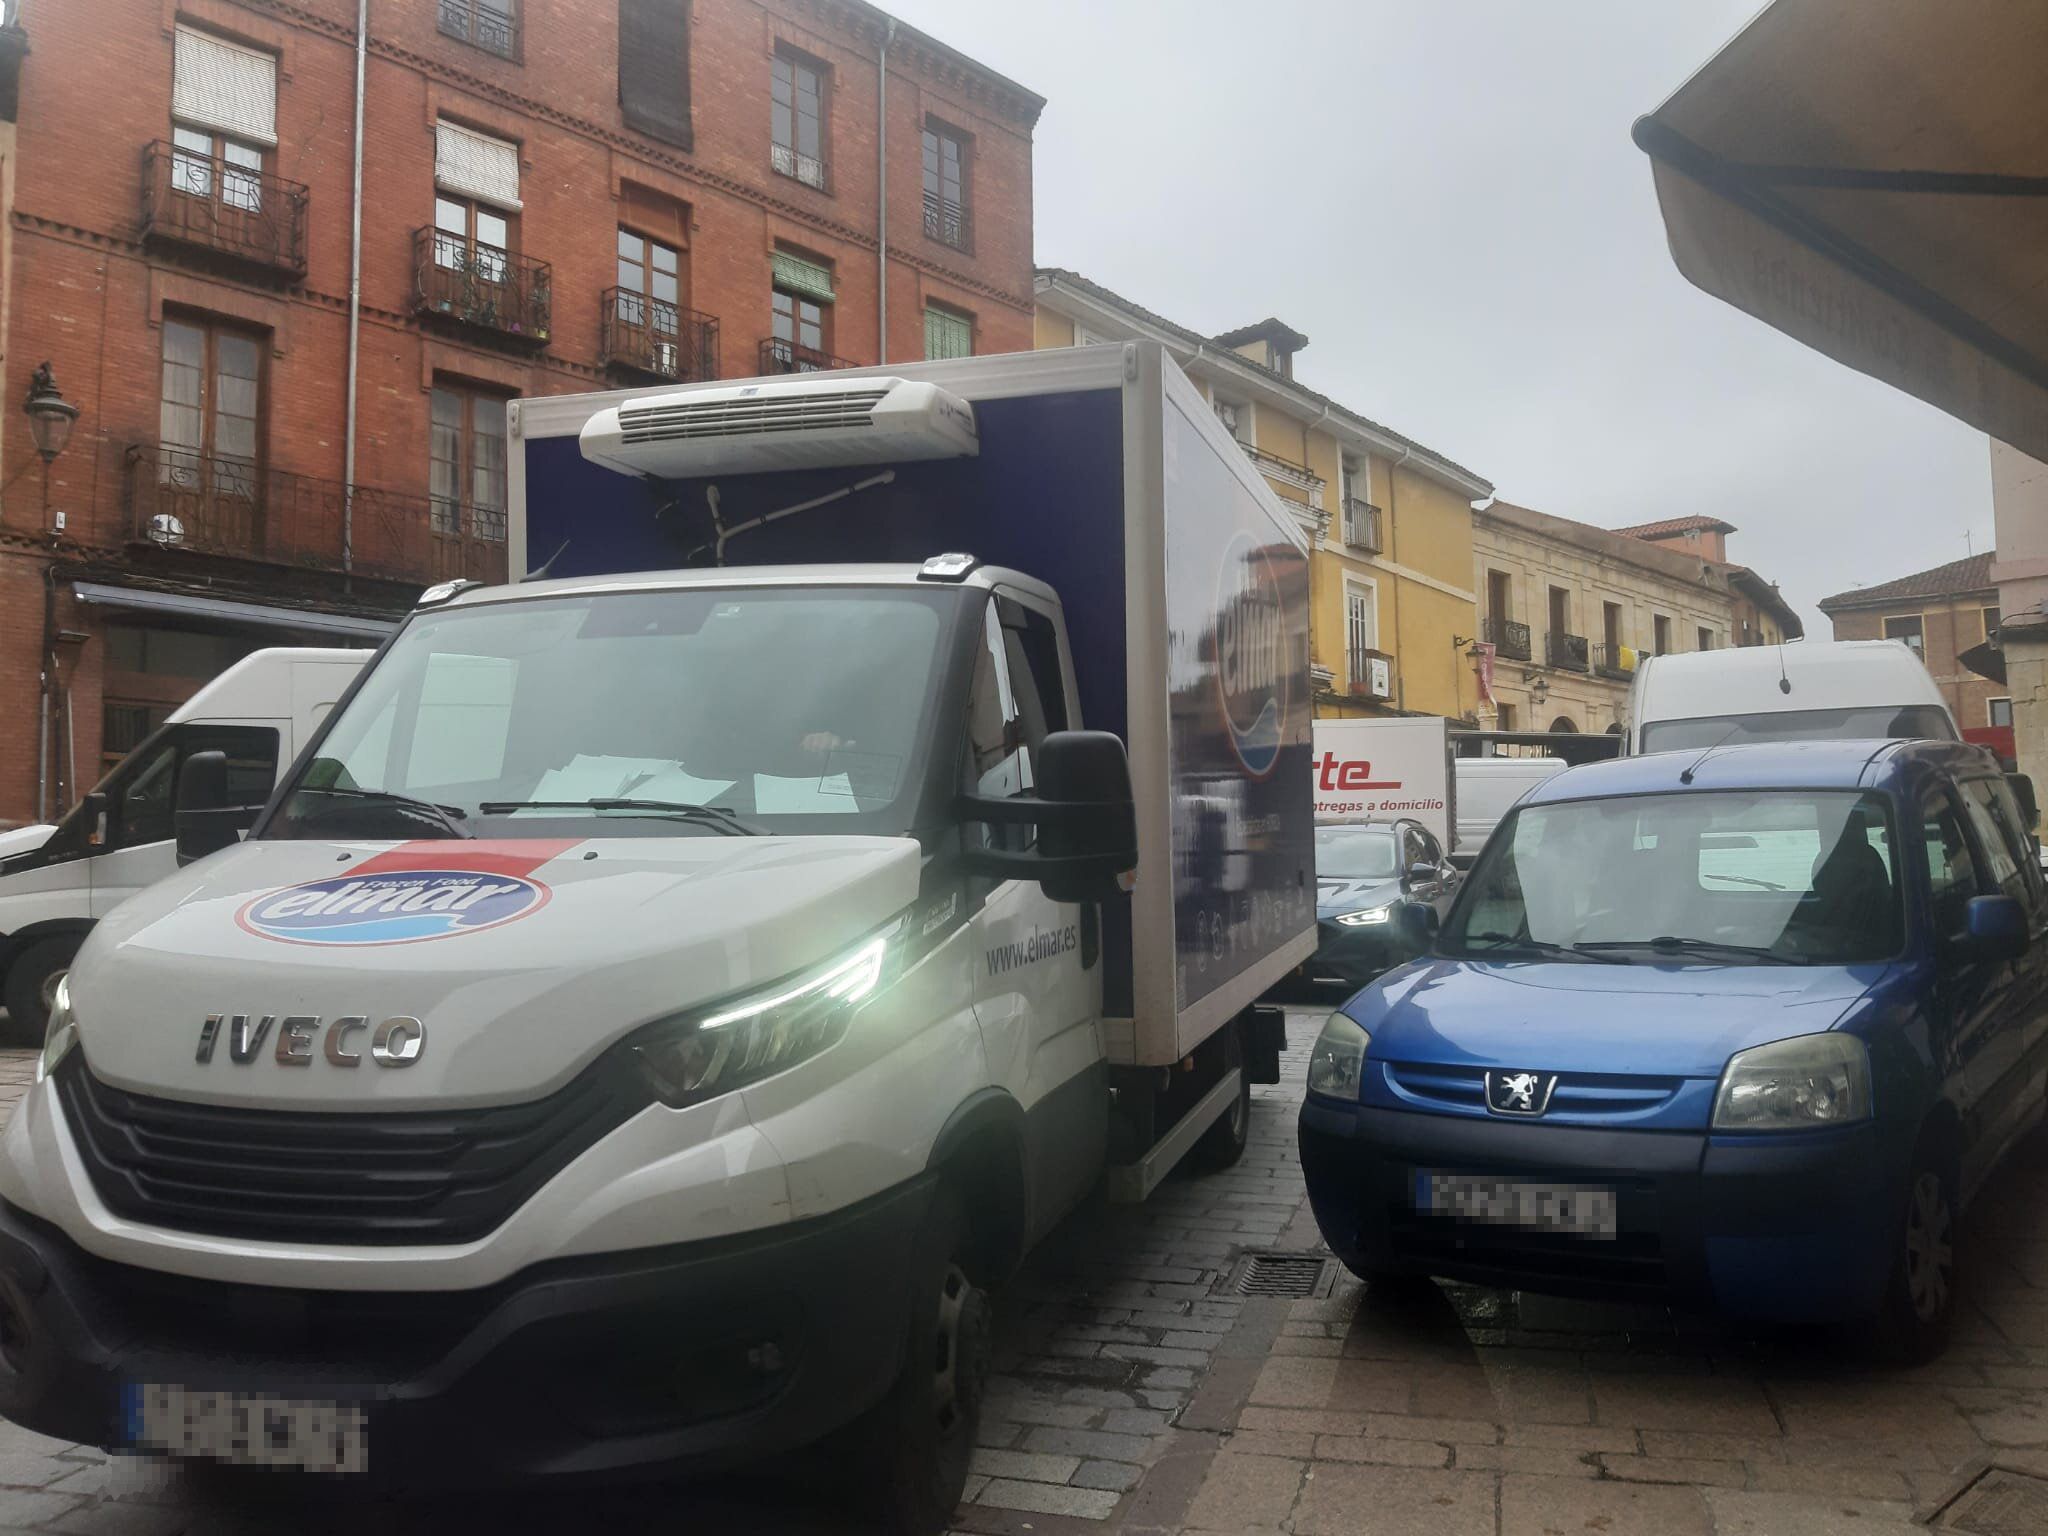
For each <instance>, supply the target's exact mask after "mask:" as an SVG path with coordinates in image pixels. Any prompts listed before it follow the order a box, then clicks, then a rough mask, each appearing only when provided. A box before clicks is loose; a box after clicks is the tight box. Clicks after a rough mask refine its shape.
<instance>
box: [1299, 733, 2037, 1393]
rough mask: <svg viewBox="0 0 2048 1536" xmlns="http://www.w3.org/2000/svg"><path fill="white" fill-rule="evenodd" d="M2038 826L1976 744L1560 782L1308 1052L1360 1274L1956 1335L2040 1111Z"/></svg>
mask: <svg viewBox="0 0 2048 1536" xmlns="http://www.w3.org/2000/svg"><path fill="white" fill-rule="evenodd" d="M2031 841H2032V840H2031V835H2030V832H2029V829H2028V828H2027V826H2026V825H2025V824H2024V822H2023V821H2022V818H2021V813H2020V810H2019V805H2018V802H2017V800H2016V798H2015V795H2014V792H2013V788H2012V786H2010V785H2009V784H2008V783H2007V782H2006V780H2005V778H2004V777H2003V776H2002V775H2001V774H2000V772H1999V767H1998V764H1997V762H1996V760H1995V759H1994V758H1993V757H1992V756H1991V755H1990V754H1989V753H1988V752H1985V751H1984V750H1982V749H1981V748H1977V747H1971V746H1965V745H1963V744H1961V743H1954V742H1930V741H1917V742H1879V741H1810V742H1788V743H1778V744H1770V745H1757V746H1743V747H1729V748H1720V749H1709V750H1707V751H1705V752H1699V753H1695V752H1667V753H1660V754H1657V755H1654V756H1648V757H1628V758H1621V759H1618V760H1615V761H1611V762H1604V763H1597V764H1589V765H1587V766H1585V767H1580V768H1573V769H1570V770H1569V771H1567V772H1564V773H1561V774H1558V775H1557V776H1555V777H1554V778H1551V779H1549V780H1548V781H1546V782H1545V783H1543V784H1541V785H1539V786H1538V787H1537V788H1535V789H1534V790H1532V791H1531V792H1530V793H1529V795H1528V796H1527V798H1525V799H1524V800H1523V801H1522V802H1521V803H1520V805H1519V806H1518V807H1517V808H1516V809H1515V810H1514V811H1513V812H1512V813H1511V814H1510V816H1509V817H1508V818H1507V819H1506V820H1504V821H1503V822H1502V824H1501V826H1500V827H1499V828H1498V829H1497V830H1496V831H1495V833H1494V835H1493V837H1492V838H1491V839H1490V840H1489V842H1488V843H1487V845H1486V848H1485V851H1484V852H1483V853H1482V854H1481V855H1480V858H1479V861H1478V863H1477V865H1476V866H1475V867H1474V869H1473V871H1472V874H1471V876H1470V877H1469V878H1468V879H1467V881H1466V883H1465V888H1464V890H1463V891H1462V892H1461V893H1460V894H1459V897H1458V900H1457V903H1456V905H1455V906H1454V907H1453V908H1452V910H1451V913H1450V915H1449V917H1448V918H1447V919H1446V920H1445V921H1444V923H1443V926H1442V930H1441V932H1440V933H1438V935H1437V936H1436V941H1435V943H1434V945H1433V947H1432V948H1431V951H1430V953H1428V954H1427V955H1425V956H1424V957H1422V958H1420V959H1418V960H1415V961H1413V962H1411V963H1410V964H1408V965H1406V966H1403V967H1401V968H1400V969H1398V970H1395V971H1392V972H1390V973H1389V974H1387V975H1386V976H1384V977H1382V978H1380V980H1378V981H1377V982H1375V983H1374V984H1373V985H1371V986H1369V987H1367V988H1366V989H1365V990H1364V991H1362V992H1360V993H1359V994H1358V995H1357V996H1356V997H1354V998H1352V999H1351V1001H1350V1002H1348V1003H1347V1004H1345V1005H1344V1007H1343V1009H1342V1010H1341V1011H1339V1012H1337V1013H1335V1014H1332V1015H1331V1016H1330V1020H1329V1022H1328V1024H1327V1025H1326V1026H1325V1027H1324V1029H1323V1032H1322V1035H1321V1036H1320V1038H1319V1039H1318V1040H1317V1042H1316V1045H1315V1050H1314V1054H1313V1057H1312V1059H1311V1062H1310V1066H1309V1079H1308V1086H1309V1094H1308V1098H1307V1101H1306V1103H1305V1104H1304V1106H1303V1108H1302V1111H1301V1161H1302V1168H1303V1171H1304V1173H1305V1174H1306V1176H1307V1181H1308V1191H1309V1197H1310V1200H1311V1202H1312V1204H1313V1206H1314V1209H1315V1214H1316V1220H1317V1222H1318V1224H1319V1225H1320V1226H1321V1228H1322V1231H1323V1235H1324V1237H1325V1239H1326V1240H1327V1241H1328V1243H1329V1245H1330V1247H1331V1249H1332V1250H1333V1251H1334V1252H1336V1254H1337V1255H1338V1256H1339V1257H1340V1258H1342V1259H1343V1260H1344V1262H1345V1263H1346V1264H1348V1265H1349V1266H1350V1267H1351V1268H1352V1269H1353V1270H1354V1271H1356V1272H1357V1273H1358V1274H1360V1275H1362V1276H1366V1277H1368V1278H1370V1277H1374V1276H1382V1275H1389V1274H1393V1275H1399V1274H1410V1275H1414V1274H1429V1275H1442V1276H1446V1277H1452V1278H1462V1279H1467V1280H1474V1281H1479V1282H1483V1283H1492V1284H1500V1285H1510V1286H1515V1287H1520V1288H1525V1289H1529V1290H1547V1291H1558V1292H1566V1293H1574V1294H1591V1295H1604V1296H1614V1297H1647V1298H1662V1299H1669V1300H1673V1301H1676V1302H1679V1303H1682V1304H1696V1305H1700V1306H1705V1307H1711V1308H1716V1309H1719V1310H1721V1311H1723V1312H1725V1313H1729V1314H1733V1315H1738V1316H1745V1317H1751V1318H1757V1319H1773V1320H1782V1321H1816V1320H1848V1319H1868V1320H1871V1321H1872V1322H1873V1323H1874V1324H1876V1325H1877V1327H1878V1329H1879V1337H1880V1338H1881V1340H1882V1341H1883V1343H1884V1344H1885V1345H1886V1346H1887V1347H1888V1349H1889V1350H1890V1351H1891V1352H1894V1353H1897V1354H1900V1355H1904V1356H1908V1357H1925V1356H1926V1355H1929V1354H1931V1353H1933V1352H1934V1351H1936V1350H1938V1349H1939V1348H1940V1346H1941V1344H1942V1343H1943V1342H1944V1340H1945V1338H1946V1334H1947V1331H1948V1326H1949V1321H1950V1317H1951V1313H1952V1309H1953V1305H1954V1297H1955V1278H1956V1249H1955V1224H1956V1220H1957V1217H1958V1214H1959V1213H1960V1212H1961V1211H1962V1209H1963V1208H1964V1206H1965V1204H1966V1203H1967V1202H1968V1200H1969V1198H1970V1196H1971V1195H1972V1193H1973V1192H1974V1191H1975V1190H1976V1189H1977V1187H1978V1186H1979V1184H1981V1183H1982V1181H1983V1179H1984V1177H1985V1176H1986V1174H1988V1173H1989V1172H1990V1171H1991V1169H1992V1168H1993V1167H1994V1166H1995V1165H1996V1163H1997V1162H1998V1160H1999V1158H2000V1157H2001V1155H2003V1154H2004V1152H2005V1151H2006V1150H2007V1149H2008V1148H2009V1147H2010V1146H2011V1145H2012V1144H2013V1143H2014V1141H2015V1140H2016V1139H2017V1138H2018V1137H2019V1136H2021V1135H2022V1134H2023V1133H2024V1132H2025V1131H2026V1130H2027V1129H2028V1128H2030V1127H2031V1126H2032V1125H2034V1124H2035V1123H2036V1122H2037V1121H2039V1120H2040V1119H2041V1118H2042V1115H2043V1111H2044V1107H2048V945H2044V944H2042V943H2040V942H2039V940H2040V938H2041V935H2042V930H2043V928H2044V926H2048V889H2044V886H2043V879H2042V873H2041V869H2040V866H2039V864H2038V863H2037V862H2036V860H2035V858H2034V856H2033V853H2032V847H2031ZM1409 915H1410V916H1411V917H1413V918H1414V919H1415V920H1416V921H1418V922H1419V923H1421V924H1422V925H1424V926H1427V923H1428V917H1427V915H1426V914H1423V913H1421V912H1420V911H1419V910H1418V911H1415V912H1412V913H1410V914H1409Z"/></svg>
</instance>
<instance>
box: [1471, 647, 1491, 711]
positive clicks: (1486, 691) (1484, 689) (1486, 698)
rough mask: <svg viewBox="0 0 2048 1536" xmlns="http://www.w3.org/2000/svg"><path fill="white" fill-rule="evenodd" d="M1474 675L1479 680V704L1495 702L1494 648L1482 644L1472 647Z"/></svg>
mask: <svg viewBox="0 0 2048 1536" xmlns="http://www.w3.org/2000/svg"><path fill="white" fill-rule="evenodd" d="M1472 675H1473V676H1474V677H1476V678H1478V679H1479V702H1480V703H1482V704H1491V703H1492V702H1493V647H1492V646H1490V645H1488V644H1486V643H1485V642H1483V641H1482V642H1481V643H1479V644H1478V645H1475V646H1473V647H1472Z"/></svg>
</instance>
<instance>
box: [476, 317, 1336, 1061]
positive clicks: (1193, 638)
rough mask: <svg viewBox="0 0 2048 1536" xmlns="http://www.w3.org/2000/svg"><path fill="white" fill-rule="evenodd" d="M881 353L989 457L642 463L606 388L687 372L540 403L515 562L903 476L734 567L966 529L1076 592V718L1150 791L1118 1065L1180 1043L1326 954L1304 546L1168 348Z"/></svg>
mask: <svg viewBox="0 0 2048 1536" xmlns="http://www.w3.org/2000/svg"><path fill="white" fill-rule="evenodd" d="M863 374H866V375H870V376H874V377H877V378H903V379H913V380H918V381H929V382H931V383H935V384H938V385H941V386H943V387H944V388H945V389H947V390H949V391H951V392H952V393H953V394H954V395H956V396H958V397H959V398H961V399H963V400H965V401H967V402H969V403H970V404H971V405H972V407H973V410H974V415H975V418H976V421H977V425H978V428H979V437H980V447H979V452H978V453H977V454H976V455H974V456H973V457H958V458H946V459H931V460H924V461H920V462H910V463H899V464H893V465H875V464H860V465H854V466H848V467H843V468H829V467H828V468H811V469H800V470H787V471H776V472H768V473H755V474H743V475H737V476H734V475H721V476H712V477H708V478H705V479H699V480H686V481H679V480H657V479H653V478H637V479H636V478H633V477H630V476H628V475H625V474H621V473H619V472H616V471H614V470H612V469H609V468H606V467H604V466H603V465H600V464H597V463H593V462H592V461H591V460H589V459H588V458H586V457H585V456H584V453H583V452H582V449H581V447H580V445H579V440H578V438H579V434H580V433H581V432H582V430H583V428H584V427H585V425H586V424H587V423H588V422H590V420H591V418H592V417H593V416H595V415H596V414H597V413H598V412H599V411H601V410H603V409H605V408H606V407H611V406H618V405H620V404H621V403H622V402H628V401H632V400H634V399H636V398H645V397H648V396H650V395H659V394H664V393H673V392H674V391H673V389H639V390H618V391H607V392H604V393H601V394H590V395H557V396H547V397H542V398H537V399H531V400H522V401H520V402H518V403H517V404H516V405H515V407H514V409H513V417H512V422H513V424H512V433H513V437H514V451H513V455H512V472H511V524H510V539H511V549H510V560H511V568H512V569H513V570H515V571H519V570H527V569H531V568H533V567H536V566H539V565H541V564H542V563H543V562H546V563H547V571H548V575H549V576H550V577H562V576H577V575H595V574H609V573H615V572H621V571H643V570H644V571H654V570H668V569H674V568H676V567H679V566H685V565H702V564H708V563H710V560H711V558H712V555H711V552H710V551H709V550H707V549H705V548H704V547H703V546H705V545H706V544H707V542H708V541H709V539H710V537H711V534H710V527H711V525H710V520H709V514H708V510H707V509H708V502H707V492H709V491H710V490H711V488H712V487H714V486H715V487H716V494H717V503H718V510H719V516H720V518H721V519H722V521H723V522H724V524H725V525H726V526H728V527H730V526H733V525H735V524H739V523H742V522H745V521H747V520H749V519H752V518H754V517H757V516H761V515H763V514H767V513H771V512H774V511H777V510H779V509H782V508H787V507H792V506H797V505H800V504H802V503H805V502H809V501H812V500H814V499H816V498H820V497H826V496H830V495H832V494H833V493H834V492H840V491H843V490H845V488H846V487H848V486H850V485H854V484H858V483H864V482H872V481H873V480H874V479H875V477H876V476H878V475H879V474H882V473H884V472H893V479H890V480H889V481H887V483H883V484H872V483H869V484H868V485H867V488H866V489H862V490H859V491H855V492H854V493H853V494H850V495H846V496H844V497H843V498H842V499H840V500H837V501H832V502H828V503H826V504H824V505H822V506H819V507H816V508H814V509H812V510H809V511H805V512H801V513H798V514H796V515H793V516H789V517H787V518H784V519H782V520H780V521H776V522H772V523H767V524H765V525H763V526H761V527H758V528H756V529H753V530H752V531H750V532H746V533H743V534H740V535H739V536H737V537H736V538H734V539H733V540H732V541H731V542H730V543H729V544H728V545H727V546H726V549H725V563H726V564H727V565H728V566H735V567H739V566H755V565H781V564H790V563H812V562H873V561H922V560H924V559H927V558H928V557H930V556H932V555H934V554H937V553H939V552H941V551H947V550H964V551H968V552H971V553H972V554H973V555H975V556H976V557H977V558H978V559H980V560H981V561H983V562H985V563H988V564H993V565H1001V566H1009V567H1014V568H1015V569H1017V570H1020V571H1023V572H1025V573H1027V574H1029V575H1032V576H1035V577H1037V578H1039V579H1040V580H1042V581H1044V582H1046V583H1047V584H1049V585H1050V586H1052V587H1053V588H1054V589H1055V590H1056V591H1057V592H1058V593H1059V595H1060V598H1061V601H1062V604H1063V606H1064V609H1065V615H1066V622H1067V628H1068V636H1069V639H1070V642H1071V645H1072V649H1073V655H1074V659H1075V672H1076V680H1077V683H1078V687H1079V695H1080V706H1081V713H1082V719H1081V721H1080V722H1079V723H1081V724H1083V725H1085V726H1087V727H1089V728H1091V729H1096V730H1107V731H1113V732H1114V733H1116V734H1117V735H1118V736H1121V737H1122V738H1124V741H1125V742H1126V744H1127V747H1128V749H1129V753H1130V763H1131V776H1132V782H1133V788H1134V790H1135V794H1136V801H1137V807H1138V851H1139V864H1138V871H1137V877H1136V881H1135V884H1134V887H1133V889H1132V893H1131V896H1130V898H1129V899H1128V901H1123V902H1111V903H1108V904H1106V906H1107V908H1108V910H1106V911H1105V913H1104V929H1105V950H1106V962H1107V963H1106V967H1105V975H1104V994H1105V995H1104V1013H1105V1020H1106V1022H1105V1034H1106V1040H1105V1045H1106V1048H1107V1050H1108V1053H1109V1058H1110V1060H1111V1061H1112V1062H1117V1063H1121V1064H1126V1065H1163V1064H1166V1063H1169V1062H1173V1061H1177V1060H1179V1059H1180V1058H1181V1057H1182V1056H1184V1055H1186V1054H1187V1052H1188V1051H1190V1050H1192V1049H1193V1048H1194V1046H1195V1045H1196V1044H1197V1043H1199V1042H1200V1041H1201V1040H1203V1039H1204V1038H1205V1037H1206V1036H1208V1035H1209V1034H1210V1033H1211V1032H1212V1031H1213V1030H1214V1029H1215V1028H1216V1027H1217V1026H1218V1025H1219V1024H1221V1023H1223V1022H1224V1021H1225V1020H1227V1019H1229V1018H1230V1017H1231V1016H1232V1015H1234V1014H1235V1013H1237V1012H1238V1010H1239V1009H1241V1008H1243V1007H1244V1006H1245V1005H1246V1004H1248V1003H1249V1002H1250V1001H1251V1000H1252V999H1254V998H1256V997H1258V996H1259V995H1260V994H1261V993H1262V992H1264V991H1265V990H1266V989H1267V988H1268V987H1269V986H1270V985H1271V984H1272V982H1273V981H1274V980H1275V979H1276V978H1277V977H1279V976H1280V975H1283V974H1284V973H1285V972H1287V971H1288V970H1289V969H1290V968H1291V967H1293V966H1294V965H1296V964H1297V963H1299V961H1300V960H1302V959H1303V958H1305V957H1306V956H1307V955H1308V954H1310V953H1311V952H1312V951H1313V949H1314V944H1315V905H1314V899H1313V893H1314V879H1313V875H1312V873H1310V872H1311V871H1312V869H1313V863H1314V851H1313V846H1312V830H1311V828H1312V820H1313V814H1312V810H1311V807H1310V803H1309V796H1308V794H1307V793H1306V789H1305V781H1306V779H1307V777H1308V772H1309V757H1310V752H1311V726H1310V712H1311V711H1310V696H1309V680H1308V552H1307V544H1306V540H1305V538H1304V537H1303V535H1302V533H1301V531H1300V529H1299V527H1298V525H1297V524H1296V522H1295V520H1294V519H1293V518H1292V517H1291V516H1290V515H1289V514H1288V513H1287V512H1286V510H1285V509H1284V508H1283V507H1282V506H1281V505H1280V503H1279V500H1278V498H1277V497H1275V496H1274V494H1273V492H1272V491H1271V490H1270V489H1269V488H1268V487H1267V486H1266V484H1265V482H1264V480H1263V478H1262V477H1261V476H1260V475H1259V474H1258V472H1257V470H1256V469H1255V468H1254V467H1253V466H1252V464H1251V463H1250V462H1249V460H1248V459H1247V458H1246V456H1245V454H1244V452H1243V451H1242V449H1241V448H1240V447H1239V446H1238V444H1237V443H1236V442H1235V441H1234V440H1233V439H1232V438H1231V437H1230V435H1229V434H1228V433H1227V432H1226V431H1224V429H1223V427H1222V426H1221V424H1220V423H1219V422H1218V421H1217V420H1216V418H1215V413H1214V412H1213V411H1212V410H1211V409H1210V408H1209V406H1208V404H1207V402H1206V401H1204V400H1203V398H1202V396H1201V394H1200V392H1199V391H1197V390H1196V389H1195V387H1194V386H1193V385H1192V384H1191V383H1189V381H1188V379H1187V377H1186V376H1185V375H1184V374H1182V373H1181V371H1180V369H1179V368H1178V367H1177V366H1176V365H1175V364H1174V363H1173V362H1172V361H1171V359H1169V358H1167V357H1166V356H1165V355H1164V353H1163V352H1162V351H1161V350H1160V349H1159V348H1158V347H1156V346H1154V345H1150V344H1145V343H1133V344H1130V345H1127V346H1118V347H1111V346H1102V347H1088V348H1077V349H1074V350H1071V351H1058V352H1044V353H1022V354H1017V355H1014V356H1003V357H987V358H968V359H961V360H957V361H952V362H943V363H915V364H904V365H902V366H890V367H884V368H876V369H868V370H857V371H855V372H854V373H853V374H852V375H851V376H852V377H860V376H862V375H863ZM843 377H847V375H842V374H837V373H835V374H834V375H832V378H833V380H835V381H837V380H839V379H841V378H843ZM1236 838H1242V839H1243V843H1242V845H1241V846H1232V847H1228V848H1226V847H1224V846H1222V845H1221V844H1222V843H1223V842H1224V841H1228V840H1231V839H1236ZM1233 870H1239V871H1242V873H1240V874H1236V875H1233V873H1232V871H1233Z"/></svg>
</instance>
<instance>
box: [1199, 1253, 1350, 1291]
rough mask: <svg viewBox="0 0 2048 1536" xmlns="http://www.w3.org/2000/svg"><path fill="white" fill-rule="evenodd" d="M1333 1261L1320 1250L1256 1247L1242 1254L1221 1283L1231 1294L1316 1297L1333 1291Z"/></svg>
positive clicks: (1221, 1288) (1220, 1287)
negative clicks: (1280, 1249) (1297, 1250)
mask: <svg viewBox="0 0 2048 1536" xmlns="http://www.w3.org/2000/svg"><path fill="white" fill-rule="evenodd" d="M1333 1278H1334V1276H1333V1275H1332V1273H1331V1261H1330V1260H1329V1259H1326V1258H1324V1257H1322V1256H1321V1255H1320V1254H1314V1253H1300V1252H1289V1253H1281V1252H1277V1251H1275V1250H1273V1249H1270V1248H1268V1249H1253V1250H1250V1251H1249V1252H1247V1253H1245V1254H1244V1255H1242V1256H1241V1257H1240V1258H1239V1259H1238V1261H1237V1264H1236V1267H1235V1268H1233V1269H1232V1270H1231V1271H1230V1273H1229V1274H1228V1275H1226V1276H1225V1277H1224V1280H1223V1283H1222V1285H1220V1286H1219V1287H1218V1289H1219V1290H1220V1291H1222V1292H1223V1293H1224V1294H1226V1295H1230V1296H1280V1297H1286V1298H1288V1299H1291V1300H1297V1301H1299V1300H1314V1299H1317V1298H1320V1297H1324V1296H1328V1295H1329V1294H1330V1284H1331V1281H1332V1280H1333Z"/></svg>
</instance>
